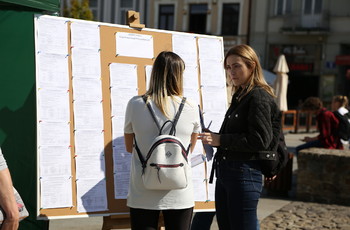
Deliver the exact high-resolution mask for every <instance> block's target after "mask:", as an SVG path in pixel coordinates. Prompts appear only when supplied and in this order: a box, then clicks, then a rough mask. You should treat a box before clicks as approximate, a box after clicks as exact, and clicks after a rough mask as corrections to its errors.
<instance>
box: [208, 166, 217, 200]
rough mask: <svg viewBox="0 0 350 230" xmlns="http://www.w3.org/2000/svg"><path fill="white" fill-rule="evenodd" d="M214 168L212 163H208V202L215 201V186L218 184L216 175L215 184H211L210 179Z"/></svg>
mask: <svg viewBox="0 0 350 230" xmlns="http://www.w3.org/2000/svg"><path fill="white" fill-rule="evenodd" d="M212 166H213V162H212V161H209V162H207V167H208V171H207V172H208V200H210V201H215V184H216V176H215V175H214V178H213V183H212V184H209V177H210V173H211V169H212Z"/></svg>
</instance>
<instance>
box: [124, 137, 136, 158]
mask: <svg viewBox="0 0 350 230" xmlns="http://www.w3.org/2000/svg"><path fill="white" fill-rule="evenodd" d="M124 143H125V149H126V151H128V152H129V153H132V149H133V145H134V134H133V133H124Z"/></svg>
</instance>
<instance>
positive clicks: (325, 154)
mask: <svg viewBox="0 0 350 230" xmlns="http://www.w3.org/2000/svg"><path fill="white" fill-rule="evenodd" d="M297 160H298V174H297V192H296V196H297V199H298V200H303V201H312V202H321V203H328V204H341V205H350V150H336V149H321V148H310V149H304V150H302V151H300V152H299V154H298V158H297Z"/></svg>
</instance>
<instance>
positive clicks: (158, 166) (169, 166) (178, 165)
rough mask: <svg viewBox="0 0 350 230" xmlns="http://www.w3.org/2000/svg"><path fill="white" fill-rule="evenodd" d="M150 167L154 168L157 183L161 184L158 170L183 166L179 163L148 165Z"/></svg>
mask: <svg viewBox="0 0 350 230" xmlns="http://www.w3.org/2000/svg"><path fill="white" fill-rule="evenodd" d="M150 166H151V167H155V168H156V169H157V176H158V181H159V183H162V182H161V181H160V176H159V170H160V169H161V168H177V167H183V166H184V164H183V163H180V164H156V163H151V164H150Z"/></svg>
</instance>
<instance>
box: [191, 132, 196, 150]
mask: <svg viewBox="0 0 350 230" xmlns="http://www.w3.org/2000/svg"><path fill="white" fill-rule="evenodd" d="M197 137H198V133H192V135H191V149H190V152H191V153H192V152H193V150H194V147H196V143H197Z"/></svg>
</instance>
